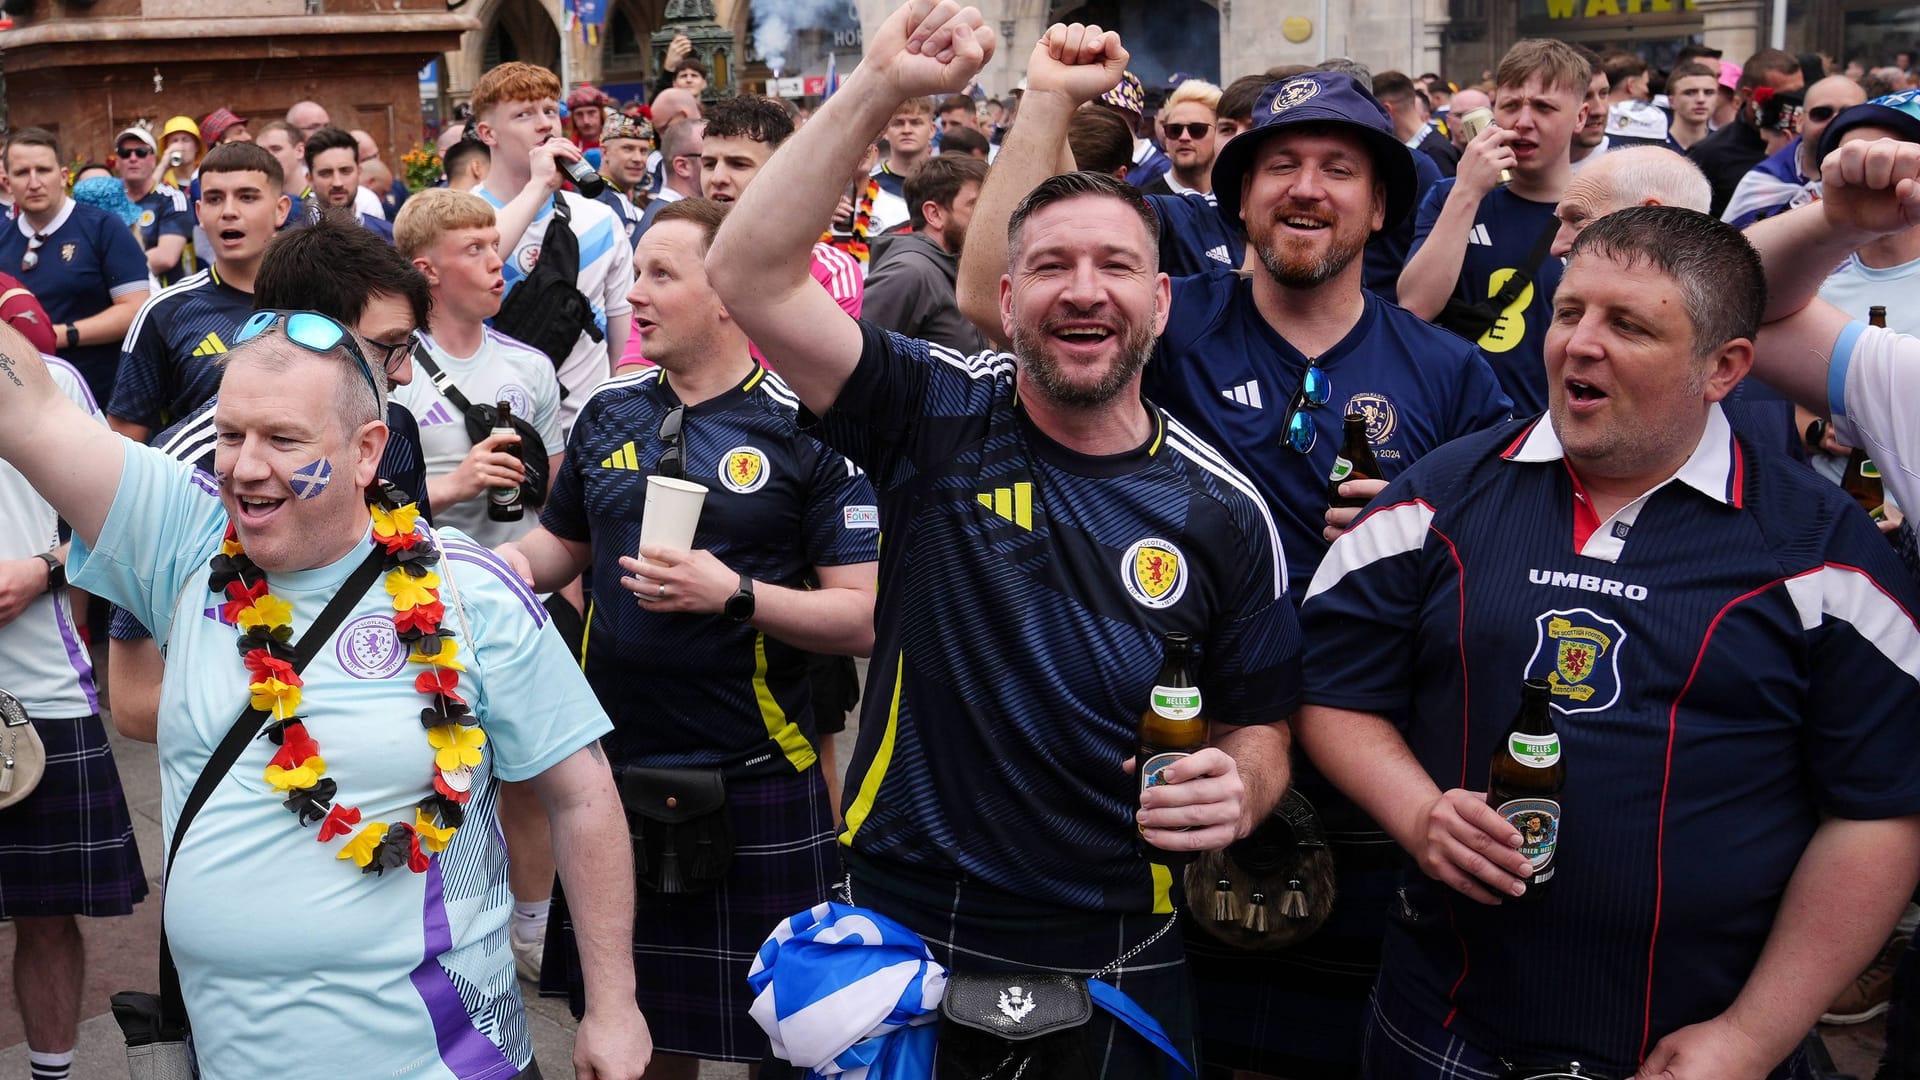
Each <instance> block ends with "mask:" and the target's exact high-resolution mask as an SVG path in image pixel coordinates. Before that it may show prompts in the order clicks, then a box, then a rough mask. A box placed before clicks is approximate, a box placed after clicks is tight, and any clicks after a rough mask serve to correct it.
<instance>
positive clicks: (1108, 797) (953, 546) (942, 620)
mask: <svg viewBox="0 0 1920 1080" xmlns="http://www.w3.org/2000/svg"><path fill="white" fill-rule="evenodd" d="M860 325H861V331H862V334H863V335H864V339H865V347H864V350H863V353H862V355H861V358H860V361H859V365H858V367H857V368H856V370H855V371H854V372H853V374H852V376H851V377H850V378H849V379H848V381H847V384H846V386H845V388H844V389H842V391H841V393H840V396H839V398H838V400H837V401H836V402H835V403H834V406H833V408H832V409H831V410H830V411H829V412H828V413H827V415H826V416H825V417H823V418H821V419H820V420H819V422H818V426H817V429H816V430H818V431H819V432H820V434H821V437H822V438H823V439H825V440H826V442H827V443H829V444H830V445H833V446H835V447H838V448H839V449H841V450H842V451H844V452H845V453H846V454H847V456H848V457H849V458H851V459H852V460H853V461H854V462H855V463H856V464H859V465H861V466H862V467H863V468H865V469H867V471H868V473H869V474H870V475H871V476H872V478H873V483H874V488H875V490H877V491H878V492H879V494H880V516H881V519H882V520H883V521H885V522H886V525H887V538H886V544H885V545H884V546H883V548H882V549H881V553H880V555H881V558H880V593H879V601H878V605H877V607H876V609H875V615H874V629H875V635H876V638H875V645H874V659H873V664H872V667H871V669H870V672H869V675H868V684H867V685H868V691H867V694H866V699H865V702H864V704H863V709H864V711H863V713H862V715H861V725H860V739H859V743H858V746H857V748H856V749H855V751H854V756H853V761H852V763H851V765H850V767H849V770H848V777H847V788H846V791H847V796H846V797H847V800H848V801H847V811H846V829H845V832H844V833H843V835H842V837H841V843H842V844H845V845H848V846H850V847H851V848H852V849H853V851H854V852H855V853H856V854H857V855H859V856H860V857H862V859H863V860H864V864H865V865H868V866H871V867H874V868H876V872H879V873H881V874H885V873H888V872H893V873H899V874H905V875H907V876H914V875H918V876H921V877H925V878H931V879H934V880H936V881H939V880H944V881H947V882H952V881H954V880H957V879H959V878H961V877H963V876H964V877H966V878H969V879H973V880H975V881H977V882H978V883H980V884H982V885H985V886H988V887H990V888H992V889H996V890H999V891H1000V892H1003V893H1005V894H1008V895H1009V896H1013V897H1017V898H1019V901H1020V902H1021V903H1022V904H1024V905H1026V906H1027V910H1033V909H1034V908H1035V907H1045V906H1052V907H1054V908H1058V909H1070V910H1078V911H1113V912H1131V913H1144V912H1149V911H1160V912H1167V911H1171V910H1172V876H1173V875H1172V874H1171V872H1170V871H1169V870H1168V869H1167V868H1166V867H1165V866H1162V865H1159V864H1157V863H1152V862H1150V861H1149V859H1148V858H1147V855H1146V854H1145V852H1144V850H1143V848H1142V846H1141V844H1140V842H1139V833H1138V830H1137V828H1136V826H1135V824H1134V818H1133V815H1134V813H1135V812H1136V811H1137V809H1138V798H1139V796H1138V791H1139V789H1138V787H1137V785H1136V783H1135V781H1134V779H1133V778H1132V777H1131V776H1129V775H1128V774H1127V773H1126V772H1124V771H1123V770H1122V768H1121V764H1122V762H1123V761H1125V760H1126V759H1128V758H1130V757H1131V756H1132V754H1133V751H1134V745H1135V735H1134V731H1135V727H1136V725H1137V724H1138V721H1139V716H1140V712H1141V709H1142V708H1143V707H1144V706H1145V704H1146V702H1147V700H1148V695H1149V692H1150V690H1151V688H1152V685H1153V680H1154V676H1155V675H1156V674H1157V672H1158V671H1159V667H1160V662H1161V659H1162V655H1163V644H1162V635H1164V634H1165V633H1167V632H1169V631H1181V632H1184V633H1187V634H1189V635H1190V636H1192V637H1193V639H1194V640H1195V641H1196V642H1197V643H1198V652H1199V660H1198V666H1197V671H1196V676H1197V681H1198V683H1199V686H1200V689H1201V692H1202V694H1203V696H1204V698H1205V704H1204V709H1205V713H1206V715H1207V717H1208V718H1209V719H1210V720H1212V721H1214V722H1217V723H1225V724H1239V725H1245V724H1264V723H1271V722H1274V721H1279V720H1283V719H1285V718H1287V717H1288V716H1290V715H1291V714H1292V712H1293V710H1294V707H1295V705H1296V703H1297V698H1298V686H1299V649H1300V635H1299V626H1298V623H1297V621H1296V618H1295V615H1294V610H1293V604H1292V602H1291V600H1290V599H1289V598H1288V597H1287V595H1286V581H1287V572H1286V562H1285V557H1284V556H1283V555H1282V553H1281V550H1280V543H1279V537H1278V534H1277V532H1276V531H1275V529H1274V527H1273V521H1272V518H1271V517H1270V516H1269V515H1268V513H1267V511H1266V508H1265V506H1264V505H1263V504H1262V501H1261V499H1260V497H1259V495H1258V494H1257V493H1256V492H1255V490H1254V489H1253V486H1252V485H1251V484H1249V483H1248V482H1247V480H1246V479H1245V478H1244V477H1243V476H1241V475H1240V474H1239V473H1238V472H1237V471H1236V470H1235V469H1234V468H1233V467H1232V466H1231V465H1229V464H1227V462H1226V461H1225V459H1223V458H1221V457H1220V456H1219V454H1218V453H1217V452H1216V451H1215V450H1213V449H1212V448H1211V447H1208V446H1207V445H1206V444H1204V443H1203V442H1201V441H1200V440H1199V439H1198V438H1196V437H1194V436H1193V435H1192V434H1191V433H1190V432H1188V431H1186V430H1185V429H1184V428H1182V427H1180V425H1179V424H1178V423H1177V422H1174V421H1172V420H1170V419H1169V418H1168V417H1167V416H1166V414H1165V413H1163V412H1161V411H1160V410H1159V409H1158V408H1156V407H1153V406H1152V405H1151V404H1148V405H1146V409H1147V412H1148V413H1149V414H1150V416H1151V418H1152V421H1153V431H1152V434H1151V436H1150V437H1149V439H1148V440H1147V442H1145V443H1144V444H1142V445H1141V446H1140V447H1138V448H1136V449H1134V450H1132V451H1129V452H1126V453H1121V454H1115V455H1109V456H1103V457H1089V456H1087V455H1083V454H1080V453H1076V452H1074V451H1072V450H1070V449H1068V448H1066V447H1064V446H1062V445H1060V444H1059V443H1057V442H1055V441H1054V440H1052V439H1050V438H1048V437H1047V436H1046V435H1045V434H1043V433H1042V432H1041V431H1040V430H1039V429H1038V428H1037V427H1035V426H1034V424H1033V423H1032V421H1031V420H1030V419H1029V418H1028V416H1027V414H1026V412H1025V410H1024V409H1023V408H1022V407H1021V404H1020V402H1019V398H1018V393H1017V390H1016V387H1015V382H1014V365H1013V360H1012V358H1011V357H1009V356H1005V355H1000V354H995V353H981V354H980V355H978V356H976V357H973V358H971V359H969V358H967V357H964V356H962V355H960V354H959V353H955V352H953V351H951V350H948V349H945V348H942V347H940V346H937V345H932V344H930V343H928V342H925V341H916V340H913V339H910V338H904V337H900V336H898V335H895V334H890V333H888V332H886V331H884V330H882V329H880V328H878V327H875V326H873V325H871V324H868V323H861V324H860Z"/></svg>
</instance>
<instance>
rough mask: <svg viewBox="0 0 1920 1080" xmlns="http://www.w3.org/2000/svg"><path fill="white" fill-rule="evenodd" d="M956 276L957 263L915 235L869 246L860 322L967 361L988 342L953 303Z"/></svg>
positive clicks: (885, 239) (889, 238)
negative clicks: (943, 349)
mask: <svg viewBox="0 0 1920 1080" xmlns="http://www.w3.org/2000/svg"><path fill="white" fill-rule="evenodd" d="M959 273H960V260H959V259H958V258H957V257H955V256H953V255H950V254H948V253H947V252H946V251H945V250H943V249H942V248H941V247H940V245H939V244H937V243H935V242H934V241H932V240H930V239H928V238H927V237H926V236H924V235H922V234H920V233H917V232H914V233H895V234H892V235H889V236H885V237H882V238H880V239H878V240H876V241H875V242H874V246H873V261H872V263H871V264H870V266H869V268H868V270H867V286H866V293H865V295H864V296H863V297H862V299H861V302H860V317H861V318H863V319H865V320H867V321H868V322H871V323H873V324H874V325H876V326H884V327H886V328H887V329H889V330H892V331H894V332H896V333H900V334H905V335H907V336H908V337H915V338H924V339H925V340H927V341H931V342H933V343H935V344H937V345H945V346H946V347H948V348H950V349H956V350H958V351H960V352H961V353H964V354H966V355H968V356H971V355H973V354H974V353H977V352H982V351H984V350H986V349H987V348H989V347H990V346H989V345H988V343H987V339H986V338H985V337H984V336H982V335H981V333H980V331H978V330H976V329H974V326H973V324H972V323H970V322H968V321H967V317H966V316H964V315H962V314H960V302H959V300H957V299H956V298H955V284H954V283H955V281H956V279H957V278H958V277H959Z"/></svg>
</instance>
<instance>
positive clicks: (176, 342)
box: [107, 266, 253, 433]
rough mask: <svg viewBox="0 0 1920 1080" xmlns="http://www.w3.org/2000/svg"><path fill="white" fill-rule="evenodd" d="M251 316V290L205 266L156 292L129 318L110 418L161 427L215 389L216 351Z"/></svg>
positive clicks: (204, 400)
mask: <svg viewBox="0 0 1920 1080" xmlns="http://www.w3.org/2000/svg"><path fill="white" fill-rule="evenodd" d="M252 314H253V294H252V293H250V292H241V291H240V290H239V289H236V288H234V287H233V286H231V285H229V284H227V283H226V282H224V281H222V280H220V271H219V269H217V268H216V267H212V266H209V267H207V268H206V269H205V270H202V271H200V272H199V273H197V274H194V275H192V276H190V277H188V278H186V279H184V280H182V281H181V282H180V283H179V284H178V285H175V286H173V287H172V288H168V289H162V290H160V292H158V293H156V294H154V296H153V297H152V298H151V299H149V300H148V301H147V302H146V303H145V304H144V305H142V306H141V308H140V313H139V314H138V315H135V316H134V317H133V327H132V328H131V329H129V330H128V331H127V339H126V342H125V343H124V344H123V345H122V346H121V351H120V373H119V376H118V377H117V378H116V379H115V380H114V385H113V401H112V402H110V403H109V404H108V406H107V415H108V416H117V417H119V418H120V419H122V420H131V421H133V422H134V423H136V424H140V425H142V426H144V427H146V428H147V429H148V430H149V431H152V432H155V433H158V431H159V430H160V429H161V428H163V427H166V426H167V425H169V424H171V423H173V422H174V421H175V420H179V419H181V418H183V417H185V416H186V415H187V414H189V413H191V412H193V411H194V410H195V409H198V408H199V407H200V406H202V405H205V404H206V403H207V402H208V401H210V400H212V399H213V395H214V394H215V393H217V392H219V390H220V357H221V356H222V355H224V354H225V353H226V351H227V350H228V348H230V347H231V345H232V342H233V335H234V332H235V331H237V330H239V329H240V325H241V324H242V323H244V322H246V321H247V319H248V318H249V317H250V316H251V315H252Z"/></svg>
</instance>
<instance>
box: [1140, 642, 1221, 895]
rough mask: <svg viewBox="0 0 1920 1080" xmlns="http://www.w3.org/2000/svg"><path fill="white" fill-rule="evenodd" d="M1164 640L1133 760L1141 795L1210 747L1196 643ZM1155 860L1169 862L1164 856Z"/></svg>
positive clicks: (1182, 853) (1142, 716) (1141, 721)
mask: <svg viewBox="0 0 1920 1080" xmlns="http://www.w3.org/2000/svg"><path fill="white" fill-rule="evenodd" d="M1164 640H1165V642H1166V660H1165V661H1164V662H1162V663H1161V665H1160V674H1159V675H1157V676H1155V677H1154V680H1153V693H1152V696H1151V697H1150V698H1149V699H1148V701H1147V707H1146V709H1145V710H1144V711H1142V712H1141V713H1140V730H1139V749H1137V750H1136V751H1135V752H1134V758H1133V762H1134V775H1135V776H1137V777H1139V779H1140V790H1141V791H1142V792H1145V791H1146V790H1147V789H1148V788H1150V787H1152V786H1154V785H1155V784H1163V783H1166V781H1165V780H1164V779H1162V778H1161V776H1160V773H1161V770H1163V769H1165V768H1166V767H1167V766H1169V765H1171V764H1173V763H1174V762H1176V761H1179V760H1180V759H1181V758H1183V757H1186V756H1187V755H1189V754H1191V753H1193V752H1194V751H1195V750H1199V749H1201V748H1202V747H1204V746H1206V745H1207V721H1206V718H1205V717H1203V716H1201V715H1200V688H1199V687H1198V686H1196V685H1195V684H1194V681H1193V671H1192V668H1191V663H1192V660H1193V641H1192V639H1191V638H1189V637H1187V635H1185V634H1182V633H1178V632H1173V633H1169V634H1167V635H1166V637H1165V639H1164ZM1180 854H1181V855H1186V854H1188V853H1186V852H1181V853H1180ZM1154 859H1155V861H1156V862H1162V863H1165V862H1167V861H1169V860H1168V859H1167V858H1166V857H1164V856H1163V855H1156V856H1155V857H1154Z"/></svg>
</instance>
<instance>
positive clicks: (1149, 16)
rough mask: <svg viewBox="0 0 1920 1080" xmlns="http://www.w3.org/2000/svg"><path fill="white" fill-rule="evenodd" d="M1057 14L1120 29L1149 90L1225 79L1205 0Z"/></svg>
mask: <svg viewBox="0 0 1920 1080" xmlns="http://www.w3.org/2000/svg"><path fill="white" fill-rule="evenodd" d="M759 5H760V0H755V2H754V6H755V7H756V8H757V7H759ZM1249 6H1251V5H1249ZM1057 18H1058V19H1059V20H1060V21H1063V22H1096V23H1099V24H1100V25H1101V26H1103V27H1105V28H1107V29H1109V30H1118V31H1120V39H1121V41H1122V42H1123V43H1124V44H1125V45H1126V47H1127V52H1128V53H1130V54H1131V56H1132V59H1130V60H1128V62H1127V69H1128V70H1129V71H1132V72H1133V73H1134V74H1135V75H1137V76H1139V78H1140V81H1141V82H1142V83H1144V84H1146V86H1147V88H1148V89H1150V90H1151V89H1160V90H1164V89H1166V88H1167V79H1168V77H1169V76H1171V75H1173V74H1175V73H1176V72H1178V73H1180V74H1183V75H1186V76H1188V77H1189V78H1196V79H1206V80H1208V81H1209V82H1214V83H1222V82H1224V81H1226V80H1222V79H1221V71H1220V11H1219V9H1218V8H1216V7H1214V6H1213V5H1212V4H1208V3H1205V2H1204V0H1091V2H1089V3H1086V4H1082V5H1080V6H1078V7H1072V6H1069V7H1068V9H1067V10H1065V11H1062V12H1061V13H1060V14H1059V16H1057ZM1003 47H1004V46H1003ZM1235 74H1236V75H1238V74H1244V72H1236V73H1235ZM1233 77H1234V76H1228V77H1227V79H1228V80H1231V79H1232V78H1233Z"/></svg>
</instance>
